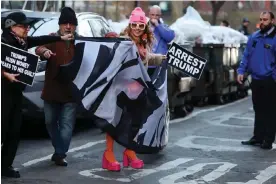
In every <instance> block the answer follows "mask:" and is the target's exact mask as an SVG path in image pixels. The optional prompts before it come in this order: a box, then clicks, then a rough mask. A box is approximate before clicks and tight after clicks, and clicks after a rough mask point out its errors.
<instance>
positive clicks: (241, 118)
mask: <svg viewBox="0 0 276 184" xmlns="http://www.w3.org/2000/svg"><path fill="white" fill-rule="evenodd" d="M233 118H235V119H240V120H249V121H254V118H251V117H240V116H236V117H233ZM252 126H253V125H252Z"/></svg>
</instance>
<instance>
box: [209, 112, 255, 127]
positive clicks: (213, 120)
mask: <svg viewBox="0 0 276 184" xmlns="http://www.w3.org/2000/svg"><path fill="white" fill-rule="evenodd" d="M231 118H232V119H241V120H252V121H254V119H253V118H250V117H240V115H239V114H238V113H227V114H226V113H225V114H223V115H220V116H216V117H214V118H211V119H204V121H205V122H207V123H209V124H211V125H215V126H224V127H235V128H237V127H238V128H248V127H253V123H252V124H245V125H237V124H225V123H223V122H225V121H228V120H230V119H231Z"/></svg>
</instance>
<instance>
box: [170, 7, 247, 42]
mask: <svg viewBox="0 0 276 184" xmlns="http://www.w3.org/2000/svg"><path fill="white" fill-rule="evenodd" d="M170 28H171V29H173V30H174V31H175V33H176V37H175V39H174V42H176V43H178V44H184V43H186V42H201V43H224V44H236V43H246V42H247V39H248V38H247V37H246V36H244V35H243V34H242V33H240V32H238V31H236V30H234V29H232V28H229V27H223V26H211V25H210V23H209V22H206V21H204V20H203V19H202V18H201V16H200V14H199V13H198V12H197V11H196V10H195V9H194V8H193V7H191V6H189V7H188V8H187V13H186V14H185V15H184V16H183V17H180V18H179V19H177V20H176V21H175V22H174V23H173V24H172V25H171V26H170Z"/></svg>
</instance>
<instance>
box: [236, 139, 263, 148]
mask: <svg viewBox="0 0 276 184" xmlns="http://www.w3.org/2000/svg"><path fill="white" fill-rule="evenodd" d="M241 143H242V144H243V145H251V146H259V145H261V144H262V141H261V140H257V139H256V138H254V137H252V138H251V139H250V140H248V141H242V142H241Z"/></svg>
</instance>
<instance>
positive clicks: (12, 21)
mask: <svg viewBox="0 0 276 184" xmlns="http://www.w3.org/2000/svg"><path fill="white" fill-rule="evenodd" d="M30 22H31V20H30V19H28V18H27V17H26V15H25V14H24V13H23V12H13V13H11V14H9V15H8V16H7V17H6V19H5V28H9V27H11V26H14V25H17V24H22V25H28V24H29V23H30Z"/></svg>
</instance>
